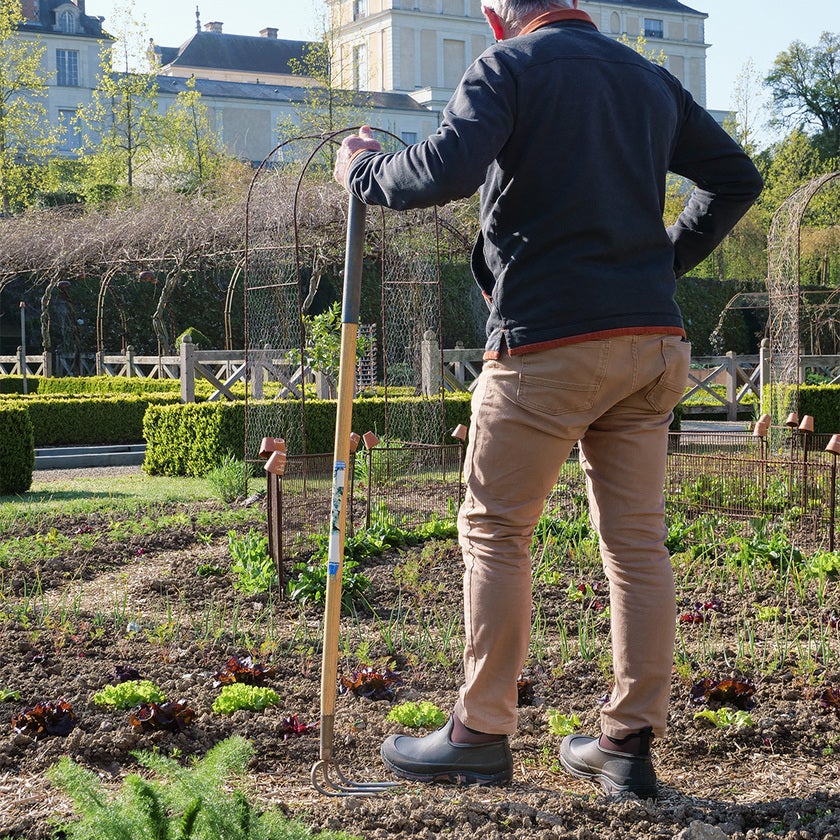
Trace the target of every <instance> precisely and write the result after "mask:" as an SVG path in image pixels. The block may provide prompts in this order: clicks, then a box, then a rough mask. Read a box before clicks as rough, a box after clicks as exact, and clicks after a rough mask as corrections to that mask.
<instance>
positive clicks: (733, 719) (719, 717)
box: [694, 706, 755, 729]
mask: <svg viewBox="0 0 840 840" xmlns="http://www.w3.org/2000/svg"><path fill="white" fill-rule="evenodd" d="M694 719H695V720H708V721H709V722H710V723H713V724H714V725H715V726H717V727H718V728H719V729H725V728H726V727H729V726H735V727H737V728H738V729H740V728H742V727H744V726H755V721H754V720H753V716H752V715H751V714H750V713H749V712H745V711H743V710H742V709H730V708H729V707H728V706H721V707H720V708H719V709H703V711H701V712H695V714H694Z"/></svg>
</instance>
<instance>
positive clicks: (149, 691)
mask: <svg viewBox="0 0 840 840" xmlns="http://www.w3.org/2000/svg"><path fill="white" fill-rule="evenodd" d="M164 700H166V695H165V694H164V693H163V692H162V691H161V690H160V689H159V688H158V687H157V686H156V685H155V684H154V683H153V682H150V681H149V680H127V681H126V682H122V683H119V684H117V685H106V686H105V688H103V689H102V690H101V691H97V692H96V694H94V695H93V702H94V703H96V705H97V706H113V707H114V708H115V709H132V708H134V707H135V706H139V705H140V704H141V703H162V702H163V701H164Z"/></svg>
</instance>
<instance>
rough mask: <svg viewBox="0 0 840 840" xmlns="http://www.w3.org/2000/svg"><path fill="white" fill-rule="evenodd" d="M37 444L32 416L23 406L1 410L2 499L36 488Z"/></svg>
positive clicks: (9, 405) (0, 492)
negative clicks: (33, 482) (33, 472)
mask: <svg viewBox="0 0 840 840" xmlns="http://www.w3.org/2000/svg"><path fill="white" fill-rule="evenodd" d="M34 469H35V441H34V437H33V429H32V420H31V419H30V417H29V412H28V411H27V410H26V408H24V406H22V405H20V404H7V405H3V406H0V495H6V494H8V493H25V492H26V491H27V490H28V489H29V488H30V487H31V486H32V471H33V470H34Z"/></svg>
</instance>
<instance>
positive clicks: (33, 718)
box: [12, 699, 76, 736]
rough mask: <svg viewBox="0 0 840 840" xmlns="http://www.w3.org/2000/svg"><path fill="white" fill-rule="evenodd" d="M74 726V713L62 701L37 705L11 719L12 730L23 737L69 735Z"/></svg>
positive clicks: (70, 707)
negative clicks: (23, 735)
mask: <svg viewBox="0 0 840 840" xmlns="http://www.w3.org/2000/svg"><path fill="white" fill-rule="evenodd" d="M75 725H76V713H75V712H74V711H73V707H72V706H71V705H70V704H69V703H68V702H67V701H66V700H64V699H61V700H58V701H57V702H55V703H53V702H52V701H47V702H46V703H37V704H36V705H34V706H32V707H30V708H28V709H24V711H22V712H21V713H20V714H19V715H14V716H13V717H12V729H14V731H15V732H19V733H23V734H25V735H34V736H37V735H61V736H64V735H69V734H70V732H72V731H73V727H75Z"/></svg>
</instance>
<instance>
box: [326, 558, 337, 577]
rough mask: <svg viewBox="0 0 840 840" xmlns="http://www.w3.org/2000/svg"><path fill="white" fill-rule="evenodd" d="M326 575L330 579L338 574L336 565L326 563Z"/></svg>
mask: <svg viewBox="0 0 840 840" xmlns="http://www.w3.org/2000/svg"><path fill="white" fill-rule="evenodd" d="M327 574H328V575H329V576H330V577H335V576H336V575H337V574H338V563H335V562H331V563H327Z"/></svg>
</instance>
